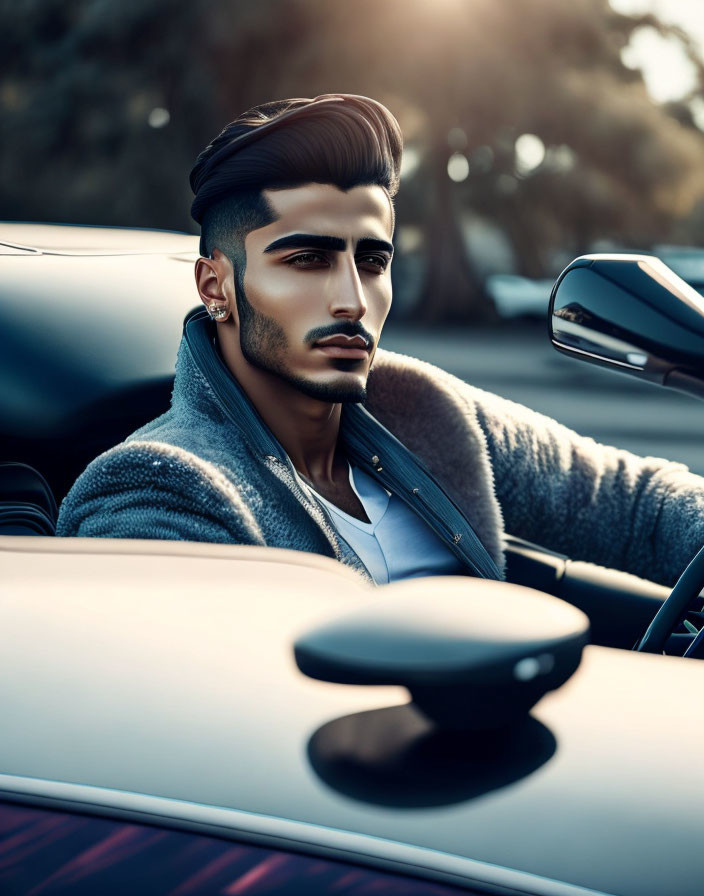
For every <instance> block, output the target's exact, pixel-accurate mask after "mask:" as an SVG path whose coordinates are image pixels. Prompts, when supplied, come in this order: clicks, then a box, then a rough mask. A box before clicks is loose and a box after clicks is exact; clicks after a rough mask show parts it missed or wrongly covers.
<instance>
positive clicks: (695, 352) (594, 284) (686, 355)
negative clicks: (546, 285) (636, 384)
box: [548, 255, 704, 398]
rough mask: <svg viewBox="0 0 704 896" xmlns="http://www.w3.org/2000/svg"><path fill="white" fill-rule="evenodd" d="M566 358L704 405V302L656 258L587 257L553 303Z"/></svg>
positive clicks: (565, 277)
mask: <svg viewBox="0 0 704 896" xmlns="http://www.w3.org/2000/svg"><path fill="white" fill-rule="evenodd" d="M548 318H549V328H550V340H551V342H552V344H553V345H554V346H555V348H556V349H558V350H559V351H561V352H564V353H565V354H567V355H572V356H573V357H576V358H581V359H582V360H583V361H589V362H591V363H593V364H599V365H601V366H604V367H612V368H615V369H616V370H621V371H623V372H624V373H629V374H631V375H632V376H637V377H640V378H641V379H646V380H649V381H650V382H653V383H657V384H659V385H664V386H669V387H670V388H673V389H677V390H679V391H681V392H687V393H688V394H690V395H695V396H697V397H698V398H704V296H702V295H700V294H699V293H698V292H697V291H696V290H695V289H694V288H693V287H691V286H689V284H687V283H685V281H684V280H682V279H681V278H680V277H678V276H677V274H675V273H674V271H672V270H670V268H668V267H667V265H666V264H664V263H663V262H662V261H660V259H659V258H655V257H654V256H651V255H583V256H581V257H580V258H577V259H575V260H574V261H573V262H572V263H571V264H570V265H569V266H568V267H567V268H566V269H565V270H564V271H563V272H562V274H560V276H559V277H558V279H557V281H556V282H555V285H554V286H553V289H552V295H551V296H550V307H549V312H548Z"/></svg>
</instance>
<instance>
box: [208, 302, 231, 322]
mask: <svg viewBox="0 0 704 896" xmlns="http://www.w3.org/2000/svg"><path fill="white" fill-rule="evenodd" d="M208 314H209V315H210V318H211V320H223V318H225V317H227V307H226V306H225V305H216V304H215V302H213V304H212V305H208Z"/></svg>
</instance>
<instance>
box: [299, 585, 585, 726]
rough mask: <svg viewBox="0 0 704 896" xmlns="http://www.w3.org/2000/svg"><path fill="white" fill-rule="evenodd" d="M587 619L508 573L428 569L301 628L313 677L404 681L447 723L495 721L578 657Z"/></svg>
mask: <svg viewBox="0 0 704 896" xmlns="http://www.w3.org/2000/svg"><path fill="white" fill-rule="evenodd" d="M588 633H589V621H588V619H587V617H586V616H585V615H584V613H582V612H581V611H580V610H578V609H576V607H573V606H572V605H571V604H567V603H565V602H564V601H561V600H559V599H558V598H556V597H551V596H549V595H546V594H543V593H541V592H539V591H534V590H533V589H530V588H524V587H522V586H520V585H510V584H508V583H505V582H494V581H489V580H481V579H467V578H460V577H454V576H453V577H443V578H422V579H413V580H407V581H405V582H399V583H396V584H394V585H389V586H385V587H384V588H383V589H379V592H378V597H377V598H376V599H375V600H374V601H372V602H370V603H368V604H365V605H364V606H363V607H361V608H360V609H358V610H356V611H354V612H352V613H347V614H344V615H343V616H339V617H337V618H335V619H334V620H333V621H331V622H327V623H324V624H323V625H320V626H318V627H316V628H314V629H312V630H311V631H308V632H306V633H305V634H303V635H301V636H300V637H299V638H298V639H297V640H296V643H295V646H294V652H295V657H296V662H297V664H298V667H299V669H300V670H301V671H302V672H303V673H304V674H306V675H308V676H309V677H311V678H316V679H319V680H321V681H332V682H337V683H340V684H356V685H360V684H369V685H389V684H391V685H402V686H404V687H406V688H408V690H409V691H410V692H411V696H412V698H413V701H414V703H415V704H416V706H417V707H418V708H419V709H420V710H421V711H422V712H423V713H424V714H425V715H426V716H428V717H429V718H430V719H432V720H433V721H434V722H436V723H437V724H438V725H439V726H441V727H443V728H457V729H482V728H497V727H502V726H504V725H506V724H509V723H510V722H511V721H512V720H513V719H515V718H517V717H519V716H523V715H525V713H527V712H529V710H530V709H531V708H532V707H533V706H534V705H535V703H536V702H537V701H538V700H539V699H540V698H541V697H542V696H543V695H544V694H545V693H546V692H547V691H550V690H554V689H555V688H558V687H560V685H562V684H564V682H565V681H567V679H568V678H569V677H570V676H571V675H572V674H573V673H574V672H575V670H576V669H577V667H578V666H579V663H580V660H581V656H582V650H583V648H584V646H585V644H586V643H587V641H588Z"/></svg>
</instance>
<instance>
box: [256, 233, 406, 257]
mask: <svg viewBox="0 0 704 896" xmlns="http://www.w3.org/2000/svg"><path fill="white" fill-rule="evenodd" d="M346 248H347V243H346V241H345V240H343V239H340V237H339V236H320V235H319V234H314V233H292V234H290V235H289V236H282V237H280V238H279V239H278V240H274V242H273V243H269V245H268V246H267V247H266V249H265V250H264V251H265V252H277V251H278V250H280V249H321V250H322V251H324V252H344V251H345V249H346ZM372 250H374V251H377V252H378V251H382V252H387V253H388V254H389V255H393V254H394V247H393V245H392V244H391V243H388V242H387V241H386V240H378V239H376V238H375V237H362V239H360V240H358V241H357V248H356V250H355V251H356V252H357V253H359V252H370V251H372Z"/></svg>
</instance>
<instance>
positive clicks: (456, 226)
mask: <svg viewBox="0 0 704 896" xmlns="http://www.w3.org/2000/svg"><path fill="white" fill-rule="evenodd" d="M447 160H448V153H447V148H446V147H445V145H444V143H443V144H441V145H439V146H436V147H435V150H434V152H433V156H432V159H431V168H430V187H431V191H432V194H431V203H430V204H431V210H430V214H429V216H428V217H427V219H426V221H425V247H426V252H427V268H426V275H425V281H424V283H423V288H422V289H421V298H420V302H419V305H418V312H417V317H418V319H419V320H421V321H424V322H427V323H479V322H482V323H486V322H490V321H495V320H496V311H495V309H494V306H493V303H492V302H491V300H490V299H489V298H488V296H487V295H486V293H485V291H484V289H483V287H482V283H481V281H480V280H479V277H478V276H477V274H476V272H475V271H474V268H473V265H472V263H471V261H470V259H469V257H468V254H467V250H466V248H465V244H464V238H463V236H462V231H461V229H460V222H459V215H458V210H457V203H456V202H455V201H454V200H455V196H454V189H455V187H456V185H455V184H454V183H453V182H452V181H451V180H450V178H449V176H448V174H447Z"/></svg>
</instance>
